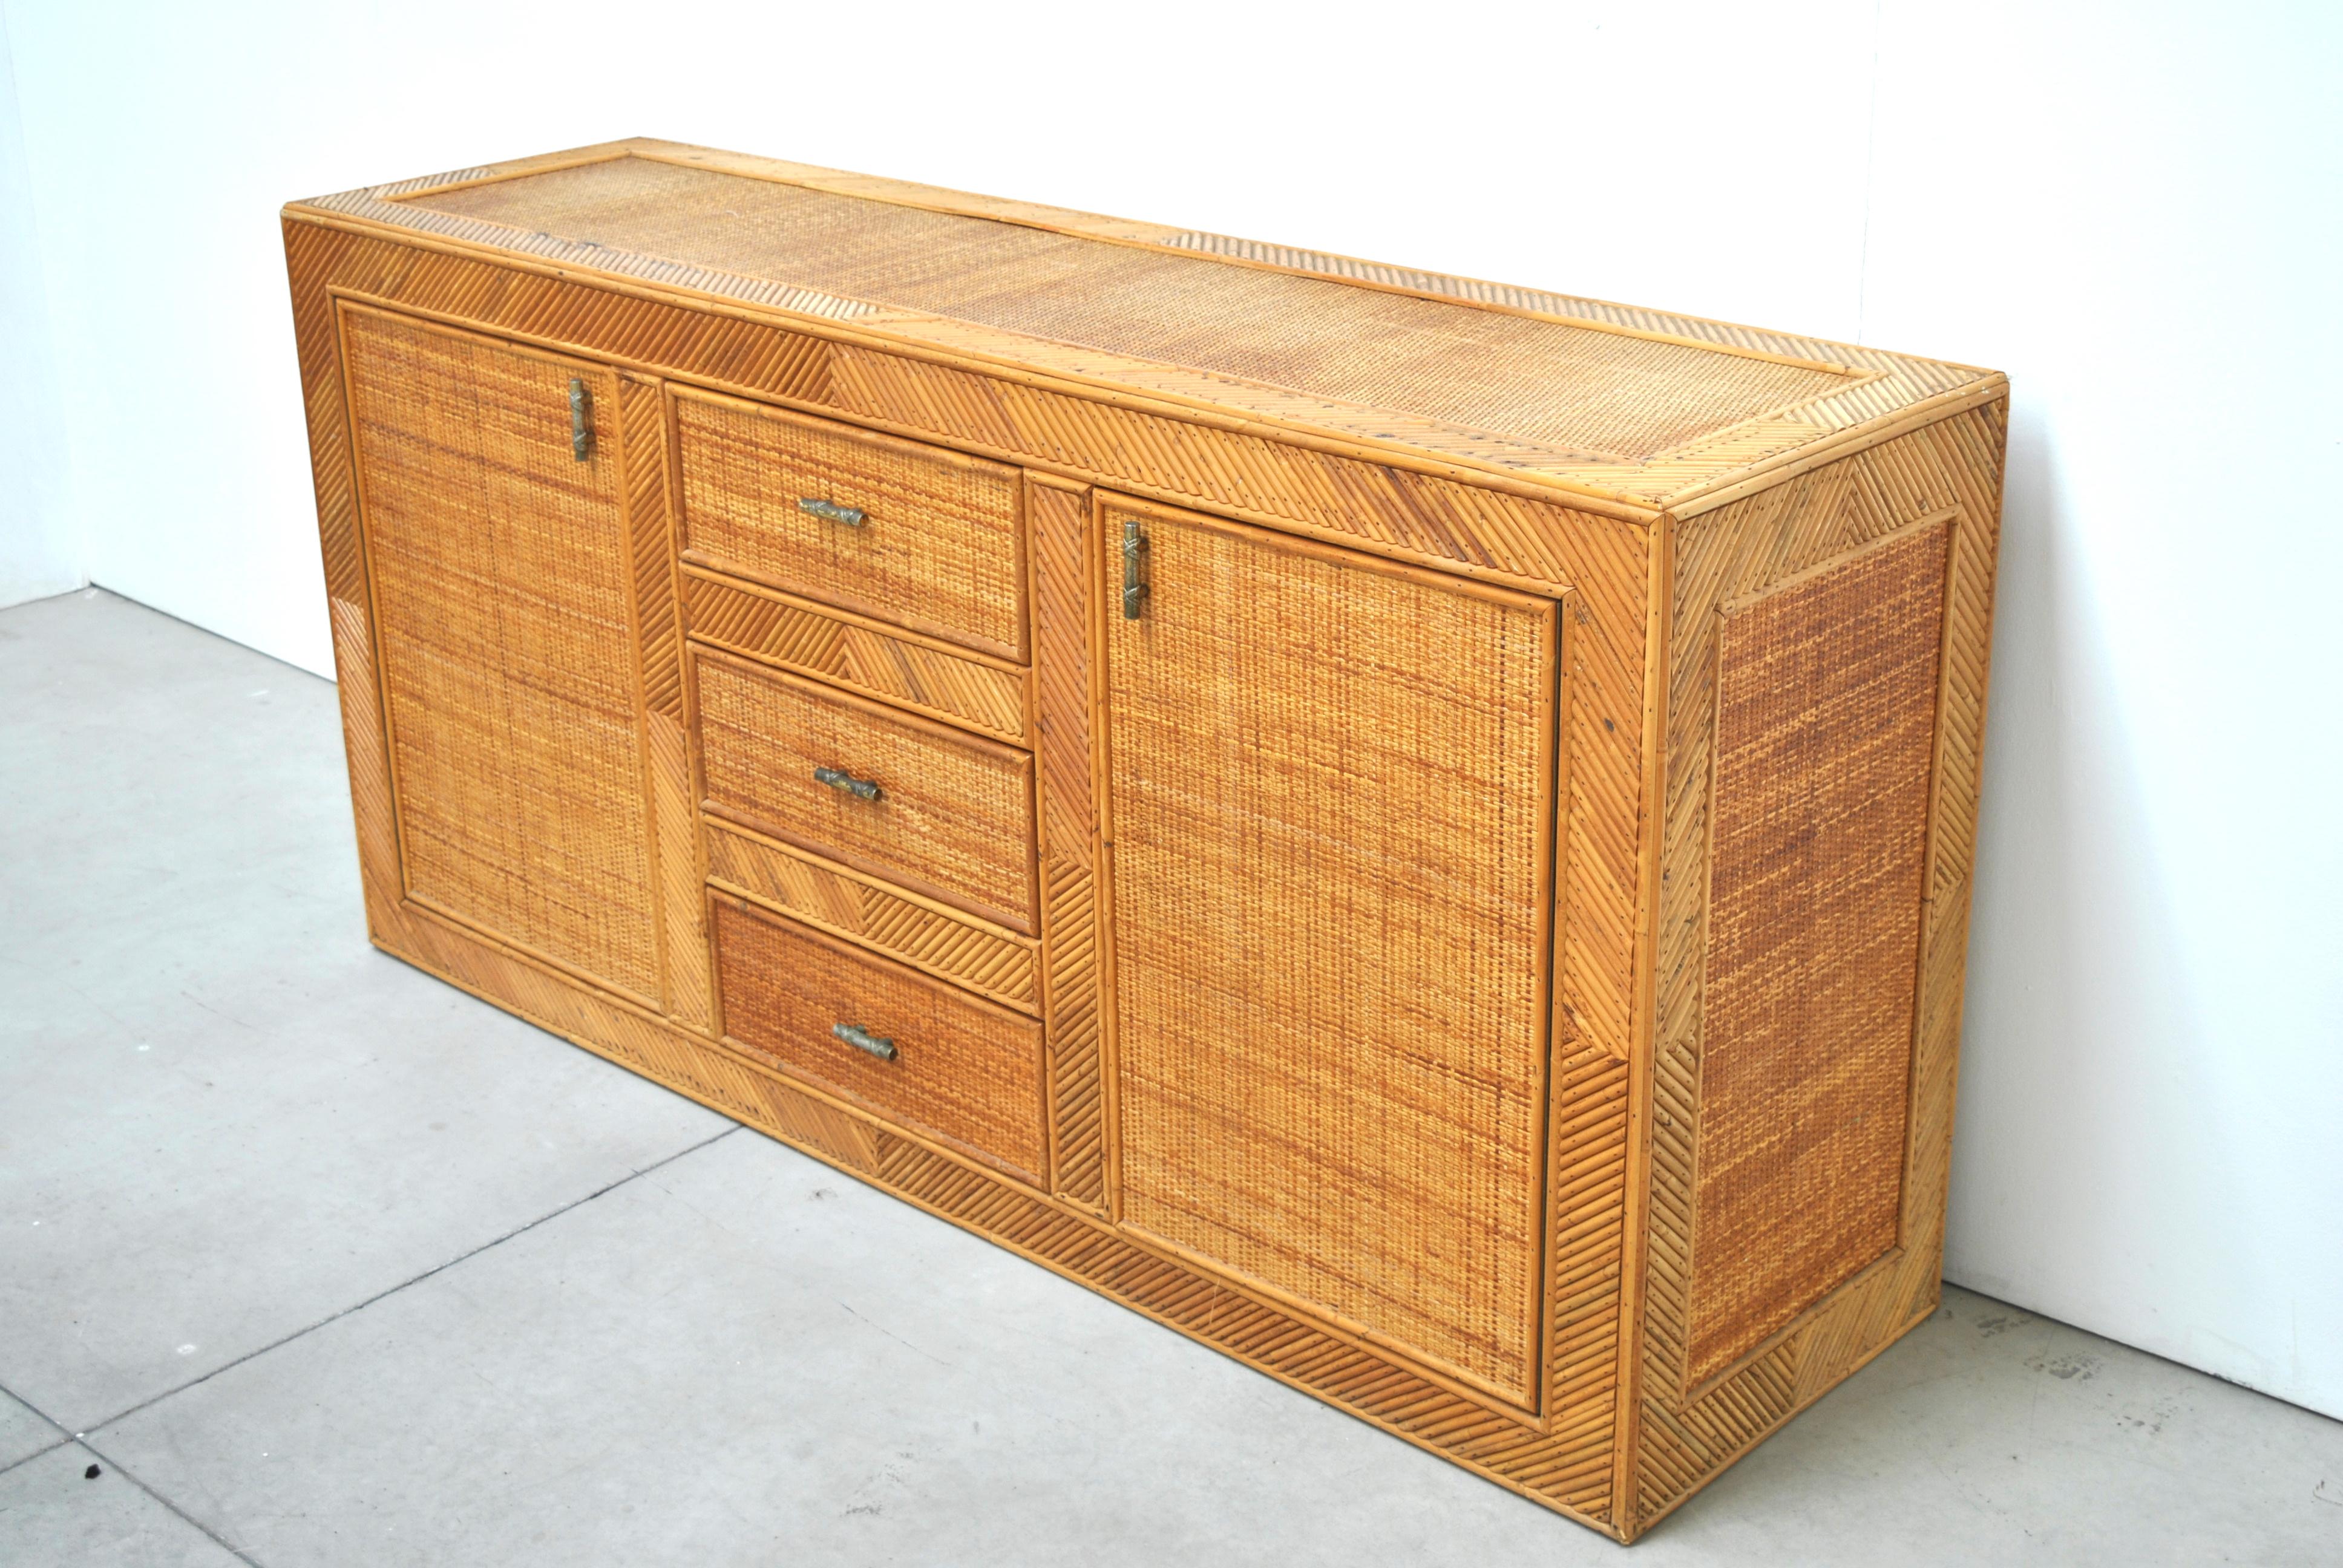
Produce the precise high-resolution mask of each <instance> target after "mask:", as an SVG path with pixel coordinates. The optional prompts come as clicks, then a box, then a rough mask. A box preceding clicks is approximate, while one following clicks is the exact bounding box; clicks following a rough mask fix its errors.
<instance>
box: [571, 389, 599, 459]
mask: <svg viewBox="0 0 2343 1568" xmlns="http://www.w3.org/2000/svg"><path fill="white" fill-rule="evenodd" d="M569 455H570V456H571V457H575V458H577V459H578V461H579V462H581V463H583V462H585V461H586V460H588V458H590V457H593V456H594V395H593V394H592V393H591V392H588V391H587V390H586V380H585V377H581V376H572V377H570V378H569Z"/></svg>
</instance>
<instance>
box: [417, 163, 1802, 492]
mask: <svg viewBox="0 0 2343 1568" xmlns="http://www.w3.org/2000/svg"><path fill="white" fill-rule="evenodd" d="M403 205H407V206H417V207H424V208H427V209H429V210H432V211H436V212H443V213H449V214H453V215H457V216H464V217H470V218H477V219H483V220H486V221H488V222H491V223H496V224H501V225H507V226H511V227H515V228H518V229H523V230H529V231H538V232H543V233H548V234H554V235H558V236H563V237H565V238H568V239H573V240H586V241H591V242H593V243H594V244H595V245H597V246H604V247H608V248H611V249H615V250H622V251H635V252H640V253H644V254H648V255H654V256H677V257H689V258H691V259H693V260H695V261H699V262H702V263H705V264H708V265H711V266H718V267H721V268H724V269H726V270H729V271H732V272H737V273H740V274H744V275H746V276H754V277H764V278H769V279H773V280H776V281H786V282H789V283H793V284H798V285H802V286H808V287H812V288H817V289H821V290H824V291H827V292H829V293H832V294H838V295H843V296H847V297H851V298H855V299H862V300H869V301H872V302H875V303H879V304H883V305H890V306H897V307H904V308H908V309H912V310H919V311H926V312H932V313H933V314H935V315H938V316H946V317H956V318H958V319H960V320H966V321H972V322H977V323H980V324H981V325H984V326H988V327H999V328H1001V329H1004V330H1007V331H1011V332H1018V333H1023V334H1027V335H1030V336H1031V337H1043V338H1053V339H1056V340H1058V341H1060V342H1064V343H1073V344H1080V345H1083V346H1087V347H1096V348H1104V349H1108V350H1111V351H1112V352H1115V353H1119V354H1130V355H1134V356H1137V357H1141V358H1145V359H1153V360H1159V361H1162V362H1165V363H1170V364H1174V365H1185V366H1193V367H1197V368H1200V369H1204V370H1210V371H1214V372H1218V373H1220V374H1223V375H1229V376H1238V377H1244V378H1246V379H1248V380H1252V381H1256V382H1262V383H1266V384H1268V385H1271V386H1276V387H1293V388H1296V389H1298V390H1301V391H1305V392H1312V393H1315V394H1318V395H1320V396H1322V397H1333V398H1338V399H1341V400H1342V401H1345V402H1351V403H1360V404H1367V405H1370V406H1373V407H1389V408H1394V409H1399V410H1402V411H1403V412H1407V413H1413V414H1418V415H1422V416H1424V417H1429V418H1433V419H1438V420H1441V421H1443V422H1446V423H1449V424H1453V425H1456V426H1460V427H1465V428H1468V429H1474V430H1488V431H1492V432H1496V433H1499V434H1503V435H1511V436H1519V437H1526V438H1528V439H1532V440H1537V441H1544V442H1550V443H1553V444H1555V445H1557V446H1562V447H1571V448H1574V449H1580V450H1584V451H1587V452H1589V453H1591V454H1594V455H1598V456H1602V457H1611V458H1614V459H1620V460H1634V459H1639V458H1643V457H1650V456H1653V455H1654V454H1657V453H1660V452H1664V451H1667V450H1669V449H1671V448H1674V447H1681V446H1684V445H1685V444H1687V443H1689V442H1691V441H1693V440H1694V439H1696V438H1698V437H1702V436H1705V435H1708V434H1710V433H1711V432H1713V431H1715V430H1718V429H1720V428H1724V427H1729V426H1732V425H1736V424H1739V423H1740V422H1741V421H1743V420H1745V419H1747V418H1749V417H1752V416H1754V415H1757V414H1761V413H1765V412H1769V411H1771V410H1774V409H1777V408H1782V407H1787V406H1790V405H1793V404H1796V403H1800V402H1804V401H1805V400H1807V399H1809V398H1812V397H1819V396H1821V395H1823V394H1824V393H1826V392H1829V391H1833V390H1835V389H1836V388H1838V387H1841V386H1843V385H1845V383H1846V381H1847V380H1848V377H1847V376H1846V375H1845V374H1844V373H1843V372H1840V371H1837V370H1835V369H1830V368H1825V367H1820V366H1796V365H1786V364H1782V363H1780V362H1778V361H1775V360H1771V359H1763V358H1757V357H1747V356H1741V355H1734V354H1722V353H1718V352H1716V351H1715V350H1713V349H1708V348H1703V347H1693V346H1690V345H1686V344H1680V343H1670V342H1663V341H1659V340H1655V339H1653V338H1648V337H1632V336H1628V335H1626V334H1623V333H1618V332H1606V331H1602V330H1598V329H1595V328H1593V327H1575V326H1569V325H1565V324H1563V323H1559V322H1552V321H1542V320H1537V319H1534V318H1532V317H1524V316H1516V315H1511V314H1506V313H1502V312H1497V311H1489V310H1477V309H1474V308H1473V307H1470V306H1465V305H1452V304H1449V303H1447V302H1446V301H1443V300H1436V299H1423V298H1418V297H1413V296H1411V295H1403V294H1392V293H1384V292H1380V291H1375V290H1369V289H1362V288H1354V287H1350V286H1345V285H1343V284H1340V283H1333V282H1327V281H1322V280H1321V279H1318V278H1313V277H1303V276H1294V275H1292V274H1290V273H1284V272H1274V271H1269V270H1266V269H1257V268H1251V267H1239V266H1227V265H1225V264H1223V263H1221V262H1216V261H1212V260H1208V259H1205V258H1203V257H1202V256H1188V255H1182V254H1181V253H1179V252H1177V251H1171V250H1161V249H1152V248H1140V247H1136V246H1118V245H1109V244H1102V243H1101V242H1099V241H1097V240H1092V239H1087V238H1082V237H1080V236H1073V235H1066V234H1053V233H1050V232H1047V231H1044V230H1041V229H1035V228H1026V227H1021V226H1015V225H1011V224H1004V223H996V222H993V221H990V220H989V219H985V218H980V217H964V216H958V215H955V214H950V213H940V212H925V211H920V210H919V209H918V208H915V207H910V206H895V205H892V204H890V203H885V202H875V201H865V200H860V199H857V198H855V197H853V196H837V195H831V194H830V193H827V192H823V191H817V190H809V189H807V188H805V187H802V186H791V185H781V184H779V183H776V182H774V181H770V180H759V179H746V178H742V177H739V176H734V175H728V174H720V173H717V172H715V171H713V170H709V169H696V168H686V167H683V166H679V165H675V164H669V163H659V162H654V161H651V160H649V159H646V158H619V159H614V160H610V161H608V162H603V163H597V164H588V165H586V166H581V167H576V168H569V169H558V170H553V171H550V172H548V173H544V174H531V175H522V176H518V177H517V178H512V179H506V180H499V181H496V182H492V183H489V184H486V185H476V186H470V187H468V188H466V189H462V190H452V191H446V192H437V193H427V194H424V195H421V196H413V197H410V198H408V200H407V202H406V203H405V204H403Z"/></svg>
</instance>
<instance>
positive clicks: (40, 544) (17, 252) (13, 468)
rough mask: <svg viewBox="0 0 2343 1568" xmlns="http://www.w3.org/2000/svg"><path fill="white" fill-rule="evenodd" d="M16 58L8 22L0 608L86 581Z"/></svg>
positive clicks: (2, 66)
mask: <svg viewBox="0 0 2343 1568" xmlns="http://www.w3.org/2000/svg"><path fill="white" fill-rule="evenodd" d="M35 227H36V225H35V214H34V209H33V194H32V172H31V170H30V169H29V168H28V167H27V166H25V137H24V133H23V130H22V129H21V128H20V123H19V120H18V116H17V114H16V73H15V61H14V60H12V59H11V58H10V57H9V54H8V36H7V30H6V29H5V27H0V608H5V607H6V606H8V605H12V604H22V603H23V602H24V601H25V600H26V599H32V598H46V597H47V596H49V595H50V594H58V593H64V592H65V591H66V590H67V589H68V588H79V587H80V586H81V585H82V580H83V579H82V575H81V568H80V565H79V563H78V560H77V558H76V556H75V538H74V532H75V530H74V527H73V519H72V518H71V517H70V515H69V514H68V511H67V508H66V498H65V427H64V420H63V417H62V416H61V413H60V410H59V408H58V405H57V380H56V361H55V355H54V354H53V353H52V352H51V349H50V345H49V307H48V291H47V289H46V287H45V285H44V283H43V281H42V277H41V256H40V241H39V239H38V238H37V236H36V235H35Z"/></svg>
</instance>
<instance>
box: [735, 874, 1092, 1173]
mask: <svg viewBox="0 0 2343 1568" xmlns="http://www.w3.org/2000/svg"><path fill="white" fill-rule="evenodd" d="M714 907H715V930H716V970H717V984H718V987H719V994H720V997H721V1000H722V1003H723V1009H724V1032H725V1037H726V1039H728V1040H730V1041H731V1043H733V1044H734V1045H736V1046H739V1048H740V1049H742V1050H746V1051H748V1052H749V1053H750V1054H751V1055H754V1056H758V1057H760V1058H762V1059H764V1060H768V1061H770V1062H772V1063H774V1064H775V1065H776V1066H779V1067H783V1068H786V1069H788V1070H790V1071H792V1072H794V1073H797V1074H798V1075H799V1076H801V1077H803V1078H806V1079H809V1080H811V1081H813V1082H815V1083H817V1084H819V1085H820V1086H821V1087H822V1088H824V1089H827V1090H829V1091H831V1092H833V1093H835V1094H837V1095H839V1096H840V1097H841V1098H843V1099H846V1100H850V1101H856V1102H858V1103H860V1104H861V1105H864V1106H867V1107H869V1108H870V1109H871V1110H873V1111H878V1112H880V1114H882V1115H885V1116H887V1117H890V1118H891V1119H892V1120H894V1121H900V1122H901V1123H903V1124H904V1125H905V1126H908V1127H911V1128H915V1129H917V1130H919V1131H923V1132H928V1133H930V1134H933V1135H936V1136H938V1137H940V1138H942V1139H944V1140H945V1141H949V1142H951V1143H954V1144H957V1145H959V1146H960V1147H961V1148H964V1149H967V1150H969V1151H972V1152H974V1153H977V1154H980V1155H982V1156H984V1157H985V1158H986V1159H988V1160H990V1161H993V1162H995V1163H998V1164H1001V1165H1003V1166H1006V1167H1007V1168H1008V1169H1009V1170H1010V1171H1013V1172H1014V1173H1016V1174H1017V1175H1019V1176H1021V1177H1023V1178H1024V1179H1025V1180H1027V1181H1033V1182H1036V1183H1037V1184H1038V1183H1039V1181H1041V1171H1043V1169H1044V1168H1045V1167H1046V1165H1047V1162H1048V1154H1047V1149H1048V1144H1047V1141H1046V1136H1045V1133H1044V1131H1043V1126H1042V1110H1041V1025H1040V1024H1038V1023H1036V1022H1034V1021H1033V1020H1031V1019H1030V1018H1021V1017H1020V1016H1019V1015H1017V1014H1015V1013H1012V1012H1011V1011H1009V1010H1006V1009H1004V1008H999V1007H995V1006H993V1005H992V1004H990V1003H989V1002H984V1001H980V1000H977V999H976V998H974V997H972V996H969V995H967V994H966V993H964V992H962V991H960V990H955V989H953V988H952V987H950V986H948V985H945V984H943V983H941V982H940V981H937V980H928V979H925V978H924V977H922V976H920V975H918V974H916V973H914V972H913V971H911V970H907V969H904V968H903V967H901V966H900V965H899V964H894V963H890V962H889V961H888V960H885V959H880V958H874V957H871V956H870V955H869V954H866V953H862V952H860V951H858V950H854V949H851V948H849V947H847V946H846V945H845V944H843V943H840V942H836V941H832V940H830V939H828V938H826V937H822V936H818V935H816V934H815V933H813V932H811V931H809V930H806V929H805V928H803V927H801V926H797V925H793V924H790V923H789V922H787V921H783V920H776V919H774V918H772V917H770V916H767V915H763V914H760V913H758V912H757V911H756V910H753V909H751V908H750V907H749V905H747V904H745V903H742V902H740V901H739V900H733V899H729V898H726V897H724V896H723V895H720V894H719V895H717V896H716V898H715V900H714ZM841 1027H843V1028H845V1029H847V1030H853V1031H859V1032H860V1036H861V1037H862V1038H864V1039H865V1040H869V1041H870V1042H872V1043H878V1042H884V1047H885V1049H886V1050H888V1051H890V1052H891V1055H890V1056H887V1057H885V1058H883V1059H882V1057H881V1056H880V1055H876V1054H873V1053H872V1051H870V1050H866V1049H863V1048H861V1047H859V1046H856V1045H852V1044H850V1043H848V1041H847V1040H843V1039H841V1038H840V1034H839V1030H840V1028H841Z"/></svg>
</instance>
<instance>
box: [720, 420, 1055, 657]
mask: <svg viewBox="0 0 2343 1568" xmlns="http://www.w3.org/2000/svg"><path fill="white" fill-rule="evenodd" d="M675 415H676V443H677V451H678V453H679V457H680V460H681V464H682V468H683V524H684V526H683V537H684V544H685V547H686V548H689V549H690V550H691V551H693V552H694V555H695V557H696V558H698V557H704V558H707V559H708V560H709V561H711V562H712V563H714V564H716V565H718V566H721V567H725V568H729V569H734V570H738V571H739V572H740V573H742V574H743V575H746V576H749V577H752V578H758V579H759V580H760V581H764V582H769V583H771V584H773V585H774V586H775V587H777V588H789V589H791V590H792V591H795V592H798V593H802V594H805V595H808V596H809V597H810V598H817V599H820V600H821V601H822V602H824V603H826V604H836V605H840V606H841V607H843V608H848V609H852V610H859V611H860V612H862V613H864V614H866V615H871V616H875V617H877V618H880V619H881V620H885V621H890V622H892V623H893V624H895V625H897V626H903V627H909V628H911V629H913V630H915V631H922V632H928V633H930V634H932V635H934V636H937V637H941V638H947V639H949V640H951V641H954V642H963V643H967V644H969V645H970V646H971V647H976V648H983V649H985V650H986V651H987V652H990V653H997V654H1000V655H1002V656H1003V657H1005V658H1022V657H1023V656H1024V648H1025V584H1024V581H1023V579H1022V570H1023V568H1022V562H1021V554H1020V551H1019V548H1018V528H1017V516H1018V509H1019V508H1018V495H1019V489H1020V485H1019V480H1018V475H1017V471H1016V470H1015V469H1014V468H1010V467H1003V466H1002V465H1001V464H999V463H988V462H985V461H983V460H982V459H980V458H976V457H962V456H960V454H958V453H956V452H947V451H942V450H940V449H938V448H935V447H921V446H918V445H915V444H913V443H912V442H910V441H901V440H897V439H895V438H894V437H889V436H877V435H872V434H870V432H868V431H861V430H856V429H853V428H852V427H849V426H844V425H837V424H832V423H831V422H830V421H829V420H826V419H809V418H807V417H804V416H803V415H800V414H791V413H787V412H785V411H783V410H780V409H777V408H763V407H758V406H756V405H754V404H749V403H741V402H738V401H735V400H734V399H732V398H729V397H709V396H706V395H699V394H695V395H690V396H684V397H678V398H677V399H676V407H675ZM805 500H816V501H828V502H830V503H831V504H832V505H835V506H839V507H848V508H854V509H855V510H856V511H858V512H860V514H861V520H860V522H859V523H858V524H855V525H853V526H849V525H846V524H843V523H839V522H834V521H828V520H825V519H823V518H818V517H815V516H812V515H810V514H809V513H808V512H806V511H805V510H804V508H802V507H801V506H800V504H799V503H800V502H801V501H805Z"/></svg>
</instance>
